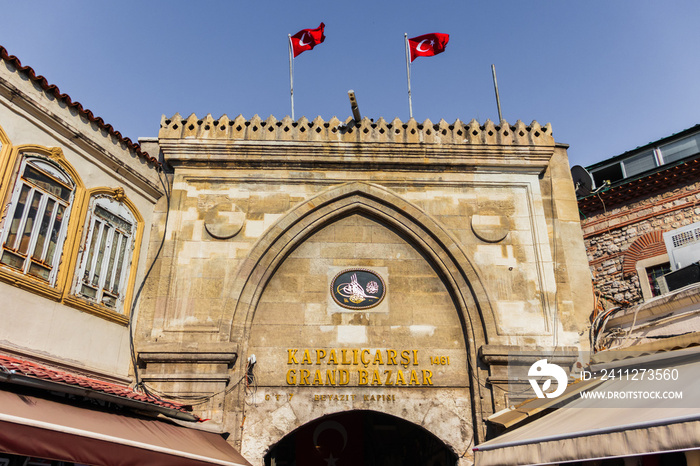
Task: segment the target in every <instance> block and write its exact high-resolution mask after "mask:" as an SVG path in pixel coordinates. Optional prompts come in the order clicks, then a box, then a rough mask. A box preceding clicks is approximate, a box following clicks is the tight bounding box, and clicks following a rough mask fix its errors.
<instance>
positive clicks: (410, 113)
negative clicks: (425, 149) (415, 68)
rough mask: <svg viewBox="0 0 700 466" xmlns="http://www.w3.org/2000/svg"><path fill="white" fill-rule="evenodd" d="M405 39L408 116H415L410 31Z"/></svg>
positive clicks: (404, 36)
mask: <svg viewBox="0 0 700 466" xmlns="http://www.w3.org/2000/svg"><path fill="white" fill-rule="evenodd" d="M403 39H404V42H405V43H406V78H407V79H408V118H409V119H411V118H413V103H412V102H411V62H410V60H409V53H408V33H406V32H404V33H403Z"/></svg>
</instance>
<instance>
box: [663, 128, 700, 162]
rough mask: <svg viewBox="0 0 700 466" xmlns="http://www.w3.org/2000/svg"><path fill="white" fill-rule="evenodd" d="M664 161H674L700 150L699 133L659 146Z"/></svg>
mask: <svg viewBox="0 0 700 466" xmlns="http://www.w3.org/2000/svg"><path fill="white" fill-rule="evenodd" d="M660 149H661V155H662V156H663V158H664V163H671V162H675V161H676V160H680V159H682V158H685V157H689V156H691V155H694V154H697V153H698V152H700V134H694V135H692V136H689V137H687V138H683V139H681V140H680V141H675V142H672V143H670V144H666V145H664V146H661V147H660Z"/></svg>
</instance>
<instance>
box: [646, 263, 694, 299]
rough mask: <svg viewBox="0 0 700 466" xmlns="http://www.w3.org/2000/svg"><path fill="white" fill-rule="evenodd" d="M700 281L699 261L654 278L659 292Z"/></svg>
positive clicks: (662, 292)
mask: <svg viewBox="0 0 700 466" xmlns="http://www.w3.org/2000/svg"><path fill="white" fill-rule="evenodd" d="M699 282H700V262H696V263H694V264H690V265H688V266H685V267H683V268H682V269H678V270H676V271H673V272H670V273H667V274H666V275H664V276H662V277H659V278H657V279H656V283H658V284H659V290H660V291H661V294H666V293H669V292H671V291H675V290H678V289H680V288H683V287H684V286H688V285H692V284H693V283H699Z"/></svg>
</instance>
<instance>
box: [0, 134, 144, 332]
mask: <svg viewBox="0 0 700 466" xmlns="http://www.w3.org/2000/svg"><path fill="white" fill-rule="evenodd" d="M25 155H30V156H36V157H37V158H39V159H43V160H44V161H45V162H46V163H51V164H53V165H55V166H58V167H60V168H61V170H62V171H64V172H65V173H66V174H67V175H68V176H69V177H70V178H71V179H72V181H73V183H74V184H75V188H74V192H73V199H72V202H71V213H70V217H69V219H68V225H67V228H66V230H65V231H66V233H65V239H64V242H63V246H62V251H61V253H60V256H59V259H58V260H57V263H56V266H57V267H58V272H57V274H56V277H55V280H53V284H51V283H48V282H46V281H43V280H40V279H36V278H34V277H32V276H29V275H26V274H24V273H21V272H18V271H17V270H14V269H12V268H10V267H6V266H3V265H0V281H3V282H6V283H10V284H12V285H14V286H17V287H19V288H22V289H24V290H27V291H29V292H31V293H35V294H38V295H41V296H43V297H45V298H48V299H51V300H53V301H57V302H60V303H63V304H66V305H69V306H71V307H74V308H77V309H80V310H82V311H85V312H88V313H91V314H94V315H97V316H99V317H102V318H104V319H106V320H109V321H112V322H115V323H119V324H121V325H128V323H129V312H130V306H131V300H132V296H133V290H134V283H135V281H136V271H137V268H138V261H139V251H140V249H141V241H142V238H143V231H144V220H143V217H142V216H141V214H140V213H139V211H138V209H137V208H136V206H135V205H134V203H133V202H132V201H131V200H130V199H129V198H128V197H127V196H126V195H125V194H124V189H123V188H121V187H118V188H107V187H98V188H92V189H87V188H86V187H85V184H84V183H83V181H82V178H81V177H80V175H79V174H78V172H77V170H76V169H75V168H74V167H73V165H71V163H70V162H68V161H67V160H66V158H65V157H64V155H63V151H62V150H61V148H59V147H44V146H39V145H36V144H23V145H17V146H13V145H12V143H11V141H10V139H9V137H8V136H7V134H6V133H5V131H4V130H3V128H2V126H0V234H2V232H3V230H4V228H5V223H6V222H5V220H6V219H5V217H6V216H7V215H8V212H9V211H10V210H11V209H10V208H9V207H10V202H11V196H12V192H13V190H14V187H15V181H16V179H17V176H18V174H19V168H20V166H21V165H22V161H23V159H24V157H25ZM95 196H106V197H111V198H113V199H114V200H116V201H117V202H119V203H120V204H121V205H122V206H124V207H125V208H126V209H127V210H128V211H129V212H130V213H131V215H132V216H133V218H134V219H135V221H136V229H135V230H136V231H135V234H134V236H133V237H132V239H131V248H132V255H131V262H130V265H129V272H128V277H127V281H126V282H125V285H124V287H123V301H122V302H121V307H120V308H119V309H112V308H109V307H107V306H105V305H100V304H97V303H94V302H90V301H89V300H86V299H83V298H82V297H80V296H77V295H75V294H74V293H73V287H72V284H73V283H75V280H76V279H75V276H76V274H77V273H78V255H79V253H80V250H81V247H82V246H83V242H84V239H83V236H84V235H83V230H85V228H84V226H85V222H86V218H87V216H88V209H89V208H90V200H91V199H92V198H93V197H95Z"/></svg>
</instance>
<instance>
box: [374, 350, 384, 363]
mask: <svg viewBox="0 0 700 466" xmlns="http://www.w3.org/2000/svg"><path fill="white" fill-rule="evenodd" d="M374 363H375V364H377V365H382V364H384V361H383V360H382V350H377V352H376V353H374Z"/></svg>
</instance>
